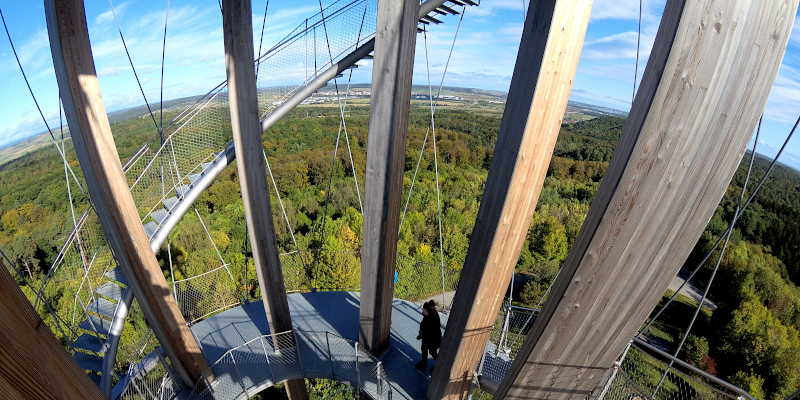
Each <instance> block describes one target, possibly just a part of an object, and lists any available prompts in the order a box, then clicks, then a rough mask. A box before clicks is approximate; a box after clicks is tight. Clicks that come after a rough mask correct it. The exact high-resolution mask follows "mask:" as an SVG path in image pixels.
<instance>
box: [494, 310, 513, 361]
mask: <svg viewBox="0 0 800 400" xmlns="http://www.w3.org/2000/svg"><path fill="white" fill-rule="evenodd" d="M510 316H511V305H510V304H509V307H508V308H506V315H505V317H504V318H503V329H502V330H501V331H500V340H498V341H497V346H495V349H494V355H497V353H499V352H500V349H502V348H503V344H504V342H505V341H506V333H507V332H508V320H509V317H510Z"/></svg>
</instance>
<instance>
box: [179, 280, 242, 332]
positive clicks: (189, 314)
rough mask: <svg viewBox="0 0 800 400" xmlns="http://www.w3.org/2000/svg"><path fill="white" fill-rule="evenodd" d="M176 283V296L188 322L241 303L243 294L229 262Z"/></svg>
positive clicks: (190, 322)
mask: <svg viewBox="0 0 800 400" xmlns="http://www.w3.org/2000/svg"><path fill="white" fill-rule="evenodd" d="M173 285H174V288H173V294H174V295H175V300H176V301H177V303H178V307H179V308H180V310H181V314H183V317H184V318H186V321H188V323H189V324H194V323H195V322H197V321H199V320H201V319H204V318H206V317H207V316H209V315H211V314H216V313H218V312H221V311H223V310H227V309H229V308H231V307H235V306H237V305H239V304H240V303H241V300H242V298H243V296H244V294H243V293H241V291H240V290H239V287H238V286H239V285H238V283H237V282H236V280H235V279H234V277H233V275H232V274H231V272H230V270H229V269H228V266H227V265H221V266H219V267H217V268H214V269H212V270H210V271H207V272H204V273H202V274H199V275H195V276H192V277H190V278H186V279H180V280H176V281H175V282H174V283H173Z"/></svg>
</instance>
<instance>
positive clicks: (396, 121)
mask: <svg viewBox="0 0 800 400" xmlns="http://www.w3.org/2000/svg"><path fill="white" fill-rule="evenodd" d="M419 12H420V7H419V1H418V0H379V1H378V24H377V29H376V32H375V60H374V64H373V67H372V102H371V105H370V116H369V139H368V143H367V171H366V177H365V195H364V229H363V232H364V234H363V239H362V240H363V246H362V248H361V307H360V318H359V319H360V329H359V340H360V342H361V344H362V345H363V346H364V347H365V348H366V349H367V350H369V351H370V352H371V353H373V354H376V355H378V354H380V353H381V352H383V351H384V350H385V349H386V348H387V347H388V345H389V327H390V325H391V315H392V297H393V293H394V283H393V282H394V280H393V274H394V268H395V258H396V256H397V236H398V232H399V229H400V201H401V196H402V192H403V171H404V160H405V145H406V134H407V132H408V113H409V110H410V108H411V77H412V75H413V73H414V50H415V46H416V40H417V20H418V19H419Z"/></svg>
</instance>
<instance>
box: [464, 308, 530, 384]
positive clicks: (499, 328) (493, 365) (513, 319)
mask: <svg viewBox="0 0 800 400" xmlns="http://www.w3.org/2000/svg"><path fill="white" fill-rule="evenodd" d="M538 314H539V309H534V308H526V307H518V306H508V305H506V306H504V307H503V308H502V309H501V311H500V313H499V314H498V316H497V320H496V321H495V325H494V327H493V328H492V333H491V337H490V342H489V343H488V344H487V346H486V352H485V353H484V356H483V360H481V363H480V365H479V366H478V373H479V374H480V375H481V377H482V379H485V380H488V381H489V382H493V383H494V384H499V383H500V382H502V380H503V378H505V376H506V374H507V373H508V371H509V370H510V369H511V363H512V362H513V361H514V358H516V357H517V353H518V352H519V349H520V348H521V347H522V344H523V343H524V341H525V336H527V334H528V332H529V331H530V329H531V327H532V326H533V323H534V322H536V316H537V315H538Z"/></svg>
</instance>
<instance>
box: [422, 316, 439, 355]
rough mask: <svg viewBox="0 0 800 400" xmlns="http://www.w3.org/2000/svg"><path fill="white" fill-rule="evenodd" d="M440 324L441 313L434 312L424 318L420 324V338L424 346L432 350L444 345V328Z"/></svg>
mask: <svg viewBox="0 0 800 400" xmlns="http://www.w3.org/2000/svg"><path fill="white" fill-rule="evenodd" d="M441 325H442V324H441V322H439V313H438V312H436V311H434V312H431V313H429V314H428V315H427V316H425V317H422V322H420V324H419V338H420V339H422V344H424V345H425V346H427V347H431V348H438V347H439V345H440V344H441V343H442V327H441Z"/></svg>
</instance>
